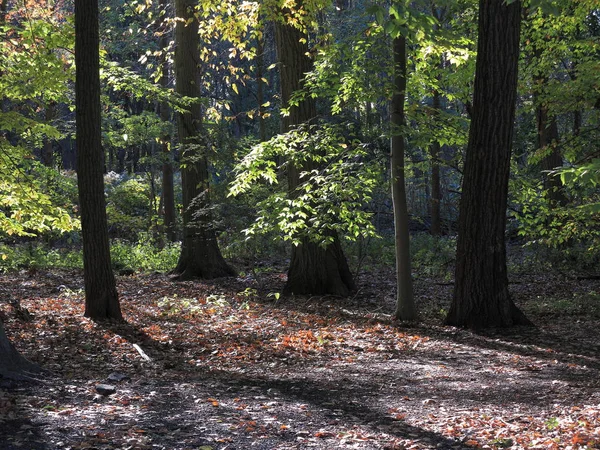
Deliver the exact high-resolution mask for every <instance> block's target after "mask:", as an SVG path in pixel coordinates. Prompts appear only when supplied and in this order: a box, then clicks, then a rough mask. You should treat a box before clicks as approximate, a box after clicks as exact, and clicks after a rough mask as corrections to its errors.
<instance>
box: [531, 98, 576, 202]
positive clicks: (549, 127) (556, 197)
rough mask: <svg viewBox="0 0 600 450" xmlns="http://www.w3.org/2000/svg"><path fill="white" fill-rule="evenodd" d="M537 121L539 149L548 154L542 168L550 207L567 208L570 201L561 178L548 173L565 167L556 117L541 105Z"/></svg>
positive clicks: (538, 107) (537, 113)
mask: <svg viewBox="0 0 600 450" xmlns="http://www.w3.org/2000/svg"><path fill="white" fill-rule="evenodd" d="M536 119H537V120H536V121H537V147H538V149H539V150H541V151H543V152H545V153H546V152H547V154H546V155H545V156H544V157H543V158H542V161H541V168H542V170H543V171H544V172H543V173H542V176H543V181H544V189H545V191H546V197H547V199H548V201H549V202H550V206H557V205H560V206H565V205H566V204H567V203H568V199H567V197H566V195H565V193H564V188H563V184H562V181H561V179H560V177H557V176H555V175H551V174H549V173H547V172H546V171H548V170H554V169H556V168H557V167H561V166H562V165H563V160H562V155H561V154H560V150H559V148H558V140H559V136H558V125H557V123H556V117H555V116H550V115H549V114H548V107H547V106H546V105H543V104H539V105H538V106H537V109H536Z"/></svg>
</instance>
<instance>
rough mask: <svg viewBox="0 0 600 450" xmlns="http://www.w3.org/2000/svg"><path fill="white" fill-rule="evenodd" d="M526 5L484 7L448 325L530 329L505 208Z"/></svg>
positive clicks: (487, 3)
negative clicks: (511, 279) (512, 280)
mask: <svg viewBox="0 0 600 450" xmlns="http://www.w3.org/2000/svg"><path fill="white" fill-rule="evenodd" d="M520 23H521V5H520V2H519V1H516V2H513V3H511V4H510V5H506V2H505V0H480V1H479V39H478V44H477V63H476V69H475V91H474V101H473V111H472V121H471V127H470V130H469V143H468V146H467V154H466V160H465V166H464V178H463V187H462V197H461V202H460V213H459V233H458V242H457V250H456V273H455V288H454V297H453V300H452V305H451V307H450V311H449V312H448V316H447V318H446V323H447V324H450V325H456V326H465V327H470V328H475V329H478V328H486V327H507V326H512V325H531V322H530V321H529V320H528V319H527V318H526V317H525V315H524V314H523V313H522V312H521V311H520V310H519V309H518V308H517V306H516V305H515V304H514V302H513V300H512V298H511V296H510V293H509V291H508V275H507V268H506V247H505V240H504V239H505V238H504V233H505V227H506V207H507V196H508V178H509V171H510V154H511V145H512V138H513V129H514V118H515V101H516V95H517V68H518V60H519V34H520Z"/></svg>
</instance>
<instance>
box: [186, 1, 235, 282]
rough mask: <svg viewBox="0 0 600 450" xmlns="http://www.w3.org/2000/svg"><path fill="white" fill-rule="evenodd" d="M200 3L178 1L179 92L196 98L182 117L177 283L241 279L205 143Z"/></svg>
mask: <svg viewBox="0 0 600 450" xmlns="http://www.w3.org/2000/svg"><path fill="white" fill-rule="evenodd" d="M196 5H197V2H196V1H195V0H176V1H175V14H176V17H177V18H178V20H177V25H176V27H175V42H176V49H175V81H176V90H177V93H178V94H180V95H182V96H185V97H188V98H191V99H195V101H194V102H193V103H192V104H191V105H190V107H189V110H187V111H185V112H181V111H180V112H178V113H177V131H178V134H179V141H180V145H181V160H182V167H181V185H182V191H183V241H182V244H181V254H180V257H179V262H178V263H177V267H176V268H175V270H174V274H175V278H176V279H179V280H185V279H190V278H196V277H198V278H217V277H223V276H228V275H235V271H234V270H233V268H231V267H230V266H229V265H227V263H226V262H225V260H224V259H223V256H222V255H221V250H220V249H219V245H218V243H217V237H216V232H215V229H214V227H213V223H212V213H211V209H210V191H209V184H210V182H209V173H208V158H207V155H206V152H207V145H206V143H205V142H203V130H202V105H201V104H200V81H201V80H200V74H201V67H200V52H199V38H198V18H197V17H196V15H195V6H196Z"/></svg>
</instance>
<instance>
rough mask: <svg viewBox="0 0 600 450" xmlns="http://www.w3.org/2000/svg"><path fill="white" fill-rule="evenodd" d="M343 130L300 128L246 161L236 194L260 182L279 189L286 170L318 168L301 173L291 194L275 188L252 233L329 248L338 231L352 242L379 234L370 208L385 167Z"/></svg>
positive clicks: (239, 173) (262, 205)
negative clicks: (309, 242) (306, 240)
mask: <svg viewBox="0 0 600 450" xmlns="http://www.w3.org/2000/svg"><path fill="white" fill-rule="evenodd" d="M344 131H345V130H343V129H342V128H341V126H336V125H328V124H324V125H311V126H301V127H298V128H296V129H294V130H292V131H290V132H288V133H285V134H280V135H277V136H276V137H274V138H272V139H271V140H270V141H267V142H263V143H260V144H258V145H256V146H255V147H254V148H253V149H252V150H251V151H250V153H248V154H247V155H246V156H245V157H244V158H243V159H242V161H241V162H240V164H239V165H238V166H237V168H236V172H237V177H236V179H235V181H234V182H233V183H232V185H231V189H230V193H231V195H234V196H235V195H240V194H244V193H246V192H248V191H249V190H251V189H252V187H253V185H254V184H255V183H257V182H265V183H267V184H269V185H278V184H279V181H280V178H281V177H280V175H281V174H282V173H284V172H285V171H286V170H296V169H295V168H296V167H303V168H307V167H308V168H310V167H314V169H307V170H302V171H301V172H300V175H299V176H300V185H299V186H298V187H297V188H296V190H295V191H294V192H293V193H292V194H291V196H289V197H288V196H287V193H286V192H285V191H282V190H276V189H274V190H273V192H272V193H271V194H270V195H269V196H268V197H267V198H266V199H264V200H262V201H260V202H259V203H258V204H257V210H258V212H257V218H256V221H255V222H254V223H253V224H252V225H251V226H250V227H249V228H248V229H247V230H246V231H245V233H246V234H247V235H255V234H263V233H272V232H275V233H276V235H278V236H281V237H282V238H283V239H284V240H286V241H290V242H292V243H293V244H294V245H297V244H299V243H300V241H301V240H302V239H305V238H308V239H310V240H311V241H313V242H315V243H318V244H319V245H323V246H326V245H328V244H329V243H331V242H332V240H333V237H332V236H333V234H334V233H339V234H340V235H342V236H344V237H346V238H347V239H350V240H354V239H356V238H358V237H359V236H362V237H368V236H375V235H376V234H377V233H376V230H375V228H374V226H373V223H372V221H371V213H369V212H368V211H367V210H366V209H365V205H366V204H367V203H368V202H369V201H370V200H371V199H372V193H373V190H374V189H375V187H376V186H377V184H378V183H380V182H381V178H382V170H381V164H380V162H379V161H378V160H377V158H375V157H374V155H372V154H370V152H369V147H368V146H367V145H365V144H363V143H362V142H360V141H358V140H356V139H352V137H351V136H349V137H346V136H344ZM282 160H283V161H285V162H284V163H283V165H281V164H278V162H279V161H282Z"/></svg>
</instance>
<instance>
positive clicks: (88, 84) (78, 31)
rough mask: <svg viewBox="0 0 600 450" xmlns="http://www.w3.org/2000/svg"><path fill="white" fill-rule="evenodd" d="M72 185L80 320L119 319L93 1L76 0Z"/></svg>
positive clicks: (95, 11) (96, 11)
mask: <svg viewBox="0 0 600 450" xmlns="http://www.w3.org/2000/svg"><path fill="white" fill-rule="evenodd" d="M75 65H76V73H75V107H76V116H75V117H76V133H77V136H76V141H77V183H78V190H79V207H80V212H81V234H82V240H83V270H84V282H85V316H86V317H90V318H92V319H116V320H122V319H123V316H122V314H121V307H120V305H119V297H118V295H117V289H116V284H115V277H114V274H113V271H112V266H111V260H110V247H109V242H108V226H107V220H106V201H105V199H104V178H103V172H104V153H103V150H102V145H101V113H100V39H99V26H98V1H97V0H76V1H75Z"/></svg>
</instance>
